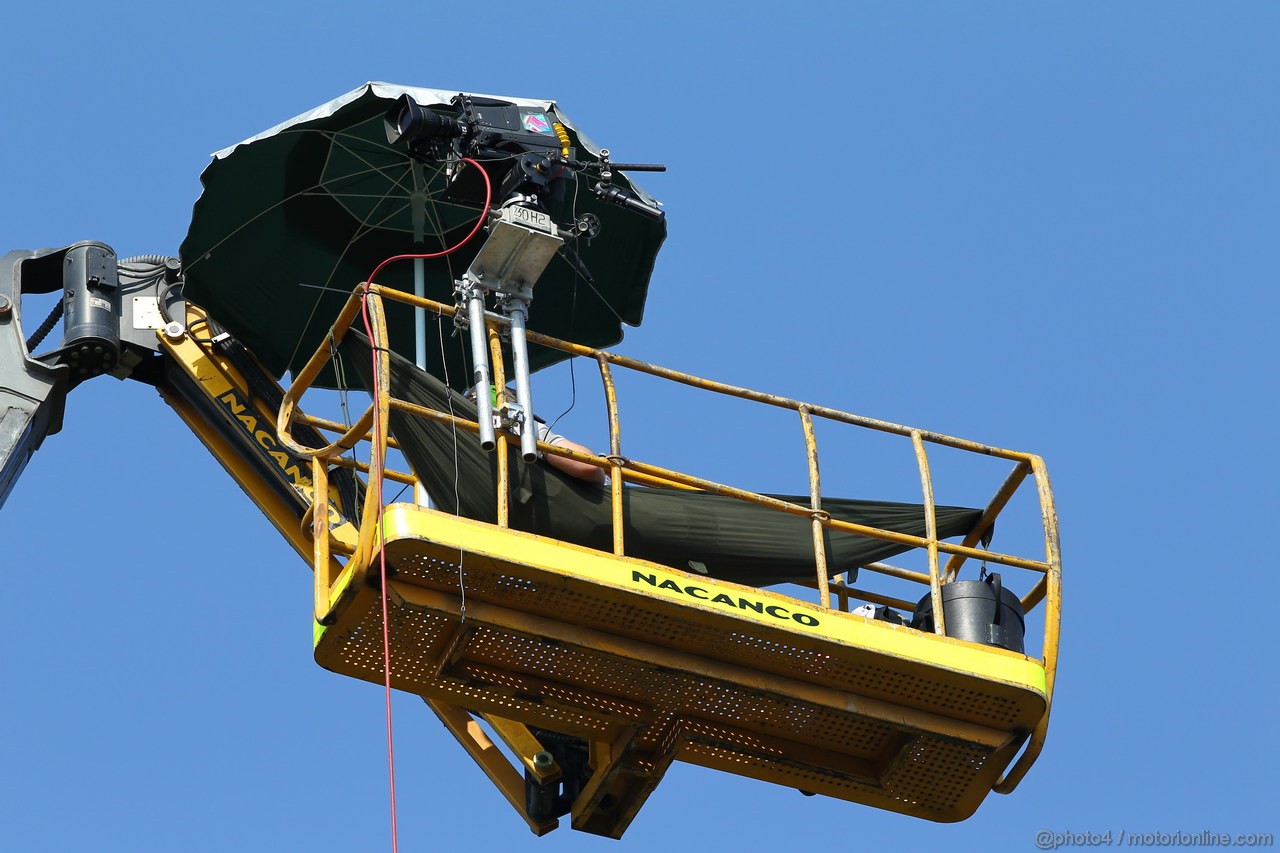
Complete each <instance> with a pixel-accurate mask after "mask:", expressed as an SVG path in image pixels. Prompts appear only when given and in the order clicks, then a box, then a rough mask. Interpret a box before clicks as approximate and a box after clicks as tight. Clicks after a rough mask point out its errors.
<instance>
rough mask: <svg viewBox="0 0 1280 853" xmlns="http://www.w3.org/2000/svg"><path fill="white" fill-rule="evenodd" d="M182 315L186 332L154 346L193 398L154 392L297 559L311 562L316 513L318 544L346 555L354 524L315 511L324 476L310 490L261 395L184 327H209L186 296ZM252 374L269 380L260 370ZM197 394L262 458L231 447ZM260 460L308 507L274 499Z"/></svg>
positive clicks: (326, 499)
mask: <svg viewBox="0 0 1280 853" xmlns="http://www.w3.org/2000/svg"><path fill="white" fill-rule="evenodd" d="M186 320H187V324H186V331H184V332H183V333H182V334H181V335H179V336H176V337H169V336H167V335H163V334H161V335H159V336H158V341H159V344H160V349H161V351H162V352H164V353H165V354H166V355H167V356H168V357H169V358H170V360H171V361H172V363H173V364H174V365H175V366H176V367H177V368H178V369H179V370H181V371H182V373H184V374H185V375H186V377H187V378H188V380H190V381H189V383H188V385H189V387H190V388H192V389H194V394H195V395H196V397H194V398H193V397H191V396H189V395H185V394H182V393H178V392H177V391H176V390H175V389H173V388H166V387H164V386H162V387H161V389H160V392H161V396H162V397H163V398H164V399H165V402H167V403H168V404H169V405H170V406H171V407H172V408H173V409H174V411H176V412H177V413H178V416H179V417H181V418H182V420H183V421H184V422H185V423H186V425H187V426H188V427H189V428H190V429H191V431H192V432H194V433H195V434H196V437H197V438H199V439H200V441H201V443H203V444H204V445H205V446H206V447H207V448H208V449H209V451H210V452H211V453H212V454H213V456H214V458H215V459H217V460H218V462H219V463H221V464H222V466H223V467H224V468H225V469H226V471H227V473H229V474H230V475H231V476H232V478H233V479H234V480H235V481H236V482H237V483H238V484H239V485H240V487H241V488H242V489H243V490H244V492H245V494H246V495H248V496H249V498H250V500H252V501H253V502H254V504H255V505H256V506H257V507H258V509H259V510H261V511H262V513H263V515H265V516H266V517H267V518H268V520H270V521H271V523H272V524H273V525H274V526H275V527H276V529H278V530H279V531H280V534H281V535H282V536H284V538H285V540H286V541H287V542H288V543H289V544H290V545H291V546H293V548H294V549H295V550H296V551H297V552H298V553H299V555H300V556H302V558H303V559H304V560H306V561H307V562H308V563H311V562H313V559H314V553H313V547H312V543H311V542H310V541H309V539H310V533H309V529H310V528H311V527H312V526H313V523H312V517H313V516H316V518H317V521H316V522H315V525H316V526H320V527H322V528H323V529H324V531H325V535H324V537H323V538H324V540H325V542H326V543H331V545H332V549H333V550H334V551H337V552H339V553H345V554H350V553H351V551H352V549H353V548H354V546H355V542H356V535H357V531H356V528H355V527H354V526H353V525H352V524H350V523H347V522H345V521H341V520H340V519H341V516H340V515H339V514H338V513H337V512H336V511H335V509H330V511H329V512H327V513H320V514H317V513H315V512H314V507H315V496H316V495H317V494H319V495H321V501H322V505H323V506H326V507H328V506H330V502H331V501H332V500H334V496H332V495H330V494H329V489H328V483H327V479H326V481H325V483H323V484H322V485H321V486H320V487H319V488H317V487H316V485H315V483H314V481H313V477H312V476H310V475H311V473H312V472H310V471H308V470H306V469H305V467H303V466H299V465H295V464H294V463H293V461H292V460H290V459H289V458H288V457H287V455H286V454H284V453H282V452H280V449H279V445H280V444H281V442H280V441H279V438H278V436H277V434H276V431H275V423H274V421H275V417H276V414H277V413H276V412H274V411H270V410H268V409H267V408H266V407H265V406H264V405H263V403H262V400H261V398H260V397H259V396H258V395H257V394H255V393H253V392H252V391H251V388H250V383H249V381H248V380H247V378H246V377H245V376H244V375H243V374H242V373H241V372H240V370H239V369H238V368H237V367H236V366H235V365H233V364H232V363H231V362H230V361H229V360H228V359H227V358H225V357H224V356H222V355H221V354H220V353H219V352H218V351H217V349H216V348H215V347H214V346H212V345H211V342H210V341H209V340H207V339H205V338H202V337H200V336H198V335H194V334H192V333H191V332H190V330H191V329H201V328H204V329H207V328H209V325H208V322H207V320H206V317H205V315H204V312H203V311H202V310H201V309H200V308H198V307H197V306H195V305H193V304H191V303H189V302H188V303H187V315H186ZM256 379H257V380H258V381H272V380H270V377H269V376H268V374H267V373H266V371H265V370H263V371H262V372H261V374H260V375H259V376H258V377H256ZM281 393H282V394H283V391H281ZM197 398H198V399H197ZM198 400H203V401H205V402H206V403H208V404H209V405H211V406H213V407H215V408H221V409H224V410H225V413H226V416H227V421H228V422H229V423H233V424H235V428H237V429H240V430H242V431H243V432H244V436H245V438H246V439H247V441H248V442H250V443H253V444H256V445H257V447H259V448H260V449H261V454H260V456H261V458H260V459H259V460H257V462H255V461H253V460H251V459H247V458H246V457H245V456H244V455H242V454H241V453H240V452H237V450H236V448H235V447H234V446H233V445H232V443H231V442H230V441H229V440H228V439H227V438H226V436H225V435H224V434H223V433H222V432H220V431H219V430H218V429H217V427H216V426H215V425H214V424H213V423H212V422H211V421H210V420H209V418H208V415H207V414H206V413H205V412H203V411H201V410H200V408H199V407H198V405H197V403H198ZM267 460H270V461H267ZM265 465H275V466H277V467H278V468H279V473H281V474H282V475H283V476H284V478H285V479H286V480H288V481H289V482H290V483H291V486H292V488H293V489H294V491H296V492H297V493H298V496H299V503H302V504H307V503H309V504H310V506H311V508H310V509H308V510H306V511H305V512H303V513H300V512H299V509H298V505H297V504H291V503H290V502H289V501H287V500H285V499H283V498H282V497H280V495H279V494H278V493H277V492H276V490H275V489H273V488H272V487H271V485H270V484H269V483H268V482H267V478H266V476H265V475H264V473H263V471H262V467H263V466H265ZM324 565H326V566H327V567H328V569H327V571H329V572H333V571H336V570H337V569H338V568H340V566H339V564H338V563H337V562H336V561H333V560H331V559H330V558H329V557H328V556H327V555H326V557H325V560H324Z"/></svg>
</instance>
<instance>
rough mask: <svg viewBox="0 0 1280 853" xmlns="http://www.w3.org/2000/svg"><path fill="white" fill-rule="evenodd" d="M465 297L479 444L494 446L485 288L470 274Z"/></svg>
mask: <svg viewBox="0 0 1280 853" xmlns="http://www.w3.org/2000/svg"><path fill="white" fill-rule="evenodd" d="M461 292H462V297H463V299H465V300H466V302H467V332H468V334H469V335H470V337H471V365H472V367H471V382H472V387H473V388H475V389H476V421H477V422H478V423H479V424H480V446H481V447H482V448H484V449H485V450H493V448H494V447H496V446H497V444H498V442H497V439H496V438H495V437H494V434H493V397H492V396H491V395H490V393H489V384H490V382H489V346H488V341H486V340H485V328H484V288H483V287H481V286H480V284H479V282H477V281H475V280H473V279H472V278H471V277H470V274H466V275H464V276H463V278H462V290H461Z"/></svg>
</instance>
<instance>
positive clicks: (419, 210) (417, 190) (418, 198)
mask: <svg viewBox="0 0 1280 853" xmlns="http://www.w3.org/2000/svg"><path fill="white" fill-rule="evenodd" d="M411 168H412V169H413V192H412V193H411V194H410V196H409V202H410V204H411V205H412V207H413V210H412V216H413V241H414V243H415V244H418V250H417V251H419V252H421V251H422V247H421V243H422V241H423V239H424V238H425V237H426V231H427V193H426V183H427V182H426V179H425V178H424V177H423V174H422V163H420V162H419V161H417V160H414V161H413V163H412V166H411ZM426 270H427V267H426V262H425V261H424V260H423V259H422V258H414V259H413V295H414V296H416V297H418V298H419V299H425V298H426V296H427V272H426ZM413 356H414V358H413V362H414V364H416V365H417V366H418V369H419V370H426V369H427V310H426V309H425V308H422V307H421V306H419V307H417V308H414V309H413ZM413 498H414V502H415V503H417V504H418V506H425V507H430V506H431V496H430V495H428V494H427V490H426V489H425V488H424V487H423V485H422V483H421V482H419V483H417V484H416V485H415V486H414V487H413Z"/></svg>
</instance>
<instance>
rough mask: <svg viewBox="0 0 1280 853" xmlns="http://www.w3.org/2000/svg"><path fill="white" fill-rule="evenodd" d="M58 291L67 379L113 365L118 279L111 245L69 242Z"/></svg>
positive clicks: (117, 351) (116, 349)
mask: <svg viewBox="0 0 1280 853" xmlns="http://www.w3.org/2000/svg"><path fill="white" fill-rule="evenodd" d="M62 292H63V296H64V297H65V300H64V311H63V317H62V330H63V337H62V345H63V350H64V351H65V352H66V355H65V356H64V361H65V363H66V364H68V365H69V366H70V368H71V381H72V382H73V383H74V382H78V381H80V380H81V379H88V378H89V377H90V376H97V375H99V374H101V373H106V372H108V371H110V370H112V369H113V368H115V366H116V361H117V360H118V359H119V357H120V305H119V301H120V282H119V278H118V275H117V269H116V254H115V252H114V251H113V250H112V248H111V247H110V246H108V245H106V244H105V243H97V242H94V241H85V242H82V243H75V244H74V245H71V246H68V247H67V254H66V258H65V260H64V261H63V263H62Z"/></svg>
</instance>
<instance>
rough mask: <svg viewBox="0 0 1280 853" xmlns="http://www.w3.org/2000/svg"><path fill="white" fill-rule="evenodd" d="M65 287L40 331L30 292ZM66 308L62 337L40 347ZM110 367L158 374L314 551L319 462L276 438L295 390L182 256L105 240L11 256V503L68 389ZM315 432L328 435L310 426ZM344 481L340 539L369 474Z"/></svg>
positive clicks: (2, 441)
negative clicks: (134, 254)
mask: <svg viewBox="0 0 1280 853" xmlns="http://www.w3.org/2000/svg"><path fill="white" fill-rule="evenodd" d="M59 290H60V291H61V294H62V298H61V300H60V301H56V302H55V306H54V309H53V311H52V313H51V314H50V315H49V317H48V319H47V320H46V321H45V322H44V323H43V324H42V325H41V327H40V329H38V330H37V331H36V332H35V333H34V334H31V335H30V337H24V335H25V334H26V333H25V331H24V327H23V322H22V296H23V295H24V294H40V293H53V292H55V291H59ZM59 319H61V320H62V327H63V337H62V341H61V344H60V345H59V346H57V347H56V348H54V349H52V350H50V351H48V352H44V353H42V354H39V355H32V354H31V352H30V350H32V349H35V348H37V347H39V344H40V342H41V341H42V340H43V338H44V336H45V335H46V334H48V332H49V331H51V330H52V327H53V326H54V325H55V324H56V323H57V321H58V320H59ZM104 373H110V374H111V375H113V376H115V377H117V378H119V379H126V378H129V379H135V380H138V381H141V382H145V383H147V384H149V385H153V386H155V387H156V388H157V389H158V390H159V392H160V395H161V397H163V398H164V400H165V401H166V402H167V403H168V404H169V405H170V406H171V407H173V409H174V411H176V412H177V413H178V415H179V417H181V418H182V420H183V422H184V423H186V424H187V426H188V427H189V428H190V429H191V431H192V432H193V433H195V434H196V436H197V437H198V438H199V439H200V441H201V442H202V443H203V444H204V445H205V446H206V447H207V448H209V450H210V452H211V453H212V454H213V455H214V457H215V458H216V459H217V460H218V461H219V463H221V464H222V466H223V467H224V468H225V469H226V470H227V472H228V473H229V474H231V476H232V477H233V478H234V479H235V480H236V482H237V483H239V484H240V487H241V488H242V489H244V491H245V494H247V495H248V496H249V498H250V499H251V500H253V502H254V503H255V504H256V505H257V506H258V508H259V509H260V510H261V511H262V512H263V514H264V515H266V516H267V518H268V519H270V520H271V522H272V524H274V525H275V526H276V528H277V529H278V530H279V531H280V533H281V534H282V535H283V536H284V537H285V539H286V540H287V541H288V542H289V543H290V544H291V545H292V546H293V547H294V549H295V550H297V551H298V553H299V554H300V555H301V556H302V557H303V558H304V559H305V560H307V561H308V562H310V560H311V555H312V549H311V544H310V541H309V539H308V536H309V524H304V520H305V519H306V518H308V516H309V513H310V510H311V507H312V502H313V497H314V493H313V490H312V485H311V476H310V463H309V462H308V461H306V460H303V459H299V458H297V457H295V456H294V455H293V454H291V453H290V452H289V451H288V450H287V449H286V448H284V447H282V446H279V445H278V443H277V442H276V440H275V428H274V424H275V417H276V411H277V409H278V408H279V405H280V399H281V397H282V396H283V391H282V389H281V388H280V385H279V384H278V383H277V382H276V381H275V379H274V378H273V377H272V376H271V375H270V374H269V373H267V372H266V371H265V370H264V369H263V368H262V366H261V365H260V364H259V363H258V361H257V359H255V358H254V357H253V355H252V353H250V352H249V351H248V350H246V349H245V348H244V347H243V346H242V345H240V344H239V342H237V341H236V340H235V339H234V338H232V337H231V336H230V335H228V334H226V333H225V332H224V331H222V330H221V329H220V328H219V327H218V326H217V324H216V323H215V322H214V321H213V320H212V319H210V318H208V317H207V316H205V315H204V313H203V312H202V311H200V309H198V308H197V307H195V306H193V305H190V304H188V303H186V302H185V300H184V299H183V297H182V278H181V273H180V265H179V263H178V260H177V259H176V258H166V257H161V256H148V257H144V258H137V259H126V260H124V261H118V260H117V259H116V256H115V252H114V251H113V250H112V249H111V248H110V247H109V246H107V245H105V244H103V243H93V242H84V243H76V244H73V245H71V246H66V247H63V248H61V249H44V250H39V251H14V252H10V253H9V254H7V255H5V256H4V257H3V258H0V505H2V504H3V501H4V499H5V498H7V497H8V494H9V492H10V490H11V489H12V487H13V484H14V482H15V481H16V480H17V478H18V477H19V476H20V475H21V473H22V471H23V469H24V468H25V467H26V464H27V462H28V461H29V460H30V458H31V456H32V454H33V453H35V451H36V450H37V449H39V447H40V445H41V443H42V442H43V441H44V438H45V436H47V435H52V434H53V433H56V432H57V431H58V430H59V429H60V428H61V426H62V415H63V410H64V408H65V403H66V397H67V394H68V393H69V392H70V391H71V390H72V389H73V388H75V386H77V385H78V384H79V383H80V382H83V381H85V380H87V379H90V378H93V377H94V376H99V375H102V374H104ZM304 440H305V441H307V442H315V443H316V444H317V446H320V445H323V444H324V443H326V442H324V441H322V439H321V437H320V435H319V434H318V433H317V432H315V431H314V430H308V431H307V434H306V436H305V437H304ZM332 477H333V478H334V479H335V481H336V482H337V483H339V484H340V486H339V493H338V494H337V495H336V496H334V497H331V500H330V502H329V506H328V516H329V525H330V528H331V530H332V531H333V536H334V539H335V540H336V542H337V543H338V545H339V546H341V545H342V543H344V542H345V541H352V540H354V529H353V528H352V526H351V525H350V523H349V522H348V520H347V519H348V517H349V516H350V514H351V510H350V508H351V507H354V506H356V505H357V503H358V502H359V500H360V498H361V495H360V490H361V487H360V483H359V481H358V479H357V478H356V477H355V476H353V475H352V474H351V472H350V471H346V470H339V471H335V472H334V473H333V475H332Z"/></svg>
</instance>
